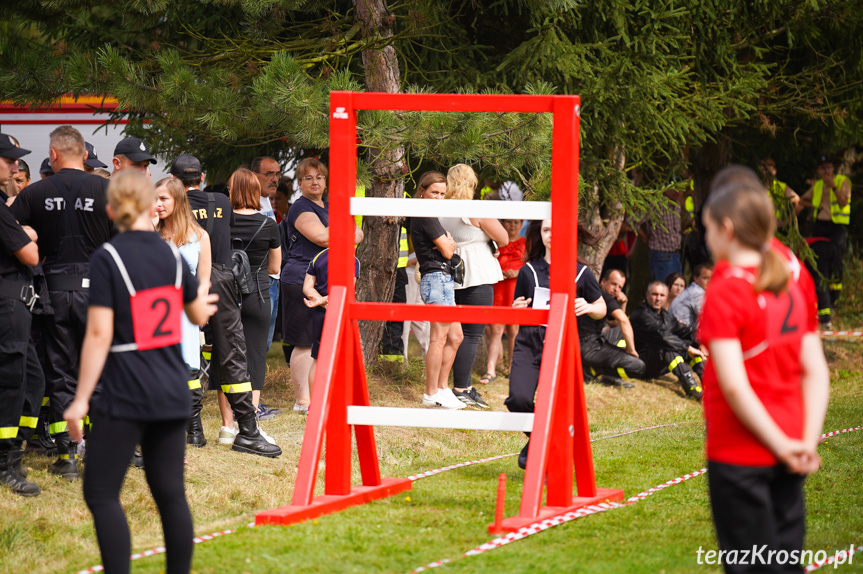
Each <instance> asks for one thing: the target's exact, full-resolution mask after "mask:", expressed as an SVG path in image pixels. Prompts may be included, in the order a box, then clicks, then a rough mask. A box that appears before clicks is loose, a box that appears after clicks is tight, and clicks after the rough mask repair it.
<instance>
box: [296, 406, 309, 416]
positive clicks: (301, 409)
mask: <svg viewBox="0 0 863 574" xmlns="http://www.w3.org/2000/svg"><path fill="white" fill-rule="evenodd" d="M294 412H298V413H302V414H306V413H308V412H309V407H308V405H298V404H297V403H294Z"/></svg>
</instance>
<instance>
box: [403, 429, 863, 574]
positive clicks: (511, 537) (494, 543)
mask: <svg viewBox="0 0 863 574" xmlns="http://www.w3.org/2000/svg"><path fill="white" fill-rule="evenodd" d="M652 428H655V427H652ZM642 430H646V429H642ZM858 430H863V427H852V428H846V429H841V430H837V431H832V432H828V433H824V434H822V435H821V438H830V437H832V436H837V435H840V434H844V433H849V432H854V431H858ZM633 432H638V431H633ZM623 434H630V433H623ZM605 438H611V437H605ZM706 472H707V469H706V468H702V469H699V470H696V471H693V472H690V473H688V474H684V475H683V476H680V477H677V478H673V479H671V480H669V481H666V482H663V483H662V484H659V485H657V486H654V487H652V488H649V489H647V490H645V491H643V492H640V493H638V494H636V495H635V496H632V497H630V498H628V499H627V500H626V503H624V504H619V503H603V504H599V505H596V506H587V507H585V508H582V509H579V510H576V511H573V512H569V513H567V514H564V515H561V516H558V517H555V518H553V519H546V520H543V521H540V522H535V523H533V524H531V525H529V526H525V527H524V528H520V529H519V530H518V531H516V532H510V533H509V534H507V535H506V536H501V537H498V538H495V539H494V540H491V541H490V542H486V543H485V544H482V545H480V546H477V547H476V548H474V549H472V550H468V551H467V552H465V553H464V554H462V555H461V556H459V557H458V558H445V559H443V560H436V561H434V562H431V563H429V564H426V565H425V566H420V567H419V568H416V569H414V570H411V572H410V574H415V573H418V572H424V571H426V570H429V569H431V568H437V567H438V566H443V565H444V564H448V563H450V562H453V561H455V560H458V559H459V558H467V557H468V556H476V555H478V554H483V553H484V552H488V551H489V550H494V549H495V548H500V547H501V546H505V545H506V544H510V543H512V542H515V541H516V540H521V539H522V538H527V537H528V536H530V535H532V534H536V533H538V532H542V531H543V530H547V529H549V528H551V527H552V526H557V525H558V524H564V523H566V522H570V521H572V520H575V519H576V518H581V517H582V516H589V515H591V514H598V513H600V512H605V511H607V510H613V509H615V508H623V507H626V506H630V505H632V504H635V503H636V502H640V501H642V500H644V499H645V498H647V497H648V496H651V495H653V494H656V493H657V492H660V491H662V490H665V489H666V488H668V487H669V486H674V485H675V484H680V483H681V482H684V481H687V480H689V479H691V478H695V477H696V476H700V475H702V474H705V473H706ZM856 551H857V550H855V552H856ZM841 555H842V551H840V552H837V553H836V554H835V555H834V556H831V557H829V558H827V559H826V560H824V561H823V562H822V563H816V564H817V565H816V564H811V565H809V566H808V567H807V569H806V572H811V571H812V570H816V569H818V568H820V567H821V566H824V565H825V564H830V563H832V562H834V561H835V560H836V558H837V557H841Z"/></svg>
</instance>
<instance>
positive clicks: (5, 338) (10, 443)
mask: <svg viewBox="0 0 863 574" xmlns="http://www.w3.org/2000/svg"><path fill="white" fill-rule="evenodd" d="M6 278H7V279H11V280H26V279H27V277H25V275H24V274H9V275H7V276H6ZM31 319H32V316H31V314H30V310H29V309H28V308H27V306H26V305H25V304H24V303H23V302H21V301H18V300H15V299H9V298H5V297H0V451H8V450H11V449H12V448H17V447H18V446H19V445H20V444H21V443H22V442H23V440H24V438H29V435H31V434H32V433H33V430H34V429H35V428H36V420H38V416H39V405H41V398H42V393H43V391H44V384H45V381H44V378H43V377H42V369H41V368H39V363H38V360H37V358H36V349H35V347H34V346H33V343H32V341H31V340H30V328H31ZM34 395H35V396H38V398H37V406H36V408H35V418H34V416H33V415H34V413H33V412H32V409H29V410H27V411H26V412H25V408H24V407H25V398H26V397H30V396H34ZM25 415H26V416H25Z"/></svg>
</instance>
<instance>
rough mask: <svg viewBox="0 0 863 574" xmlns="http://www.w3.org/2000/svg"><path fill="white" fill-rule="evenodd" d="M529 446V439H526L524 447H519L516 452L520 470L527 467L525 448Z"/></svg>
mask: <svg viewBox="0 0 863 574" xmlns="http://www.w3.org/2000/svg"><path fill="white" fill-rule="evenodd" d="M529 446H530V439H528V440H527V444H526V445H524V448H523V449H521V452H520V453H518V467H519V468H520V469H522V470H524V469H526V468H527V449H528V447H529Z"/></svg>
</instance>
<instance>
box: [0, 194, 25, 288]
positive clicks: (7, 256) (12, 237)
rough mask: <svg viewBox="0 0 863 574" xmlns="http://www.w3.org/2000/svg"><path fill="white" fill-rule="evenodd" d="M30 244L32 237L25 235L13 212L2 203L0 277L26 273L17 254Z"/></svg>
mask: <svg viewBox="0 0 863 574" xmlns="http://www.w3.org/2000/svg"><path fill="white" fill-rule="evenodd" d="M28 243H30V236H29V235H27V234H26V233H24V230H23V229H21V226H20V225H18V222H17V221H15V216H14V215H12V210H11V209H9V207H7V206H6V204H5V203H0V275H6V274H8V273H26V272H27V267H26V266H25V265H23V264H22V263H21V262H20V261H18V258H17V257H15V252H16V251H18V250H19V249H21V248H23V247H25V246H26V245H27V244H28Z"/></svg>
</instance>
